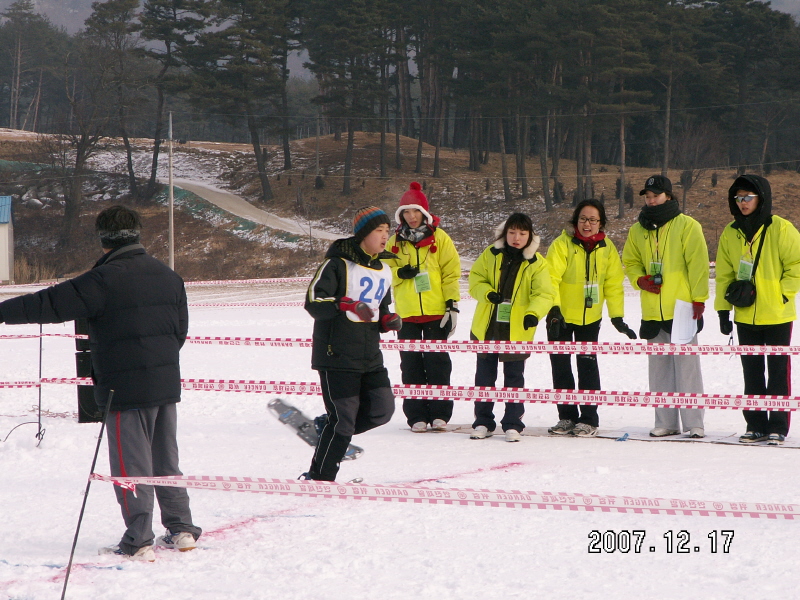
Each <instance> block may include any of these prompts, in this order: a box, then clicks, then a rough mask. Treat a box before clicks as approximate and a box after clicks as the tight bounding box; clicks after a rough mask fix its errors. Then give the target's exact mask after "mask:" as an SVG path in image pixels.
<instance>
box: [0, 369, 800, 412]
mask: <svg viewBox="0 0 800 600" xmlns="http://www.w3.org/2000/svg"><path fill="white" fill-rule="evenodd" d="M27 383H29V385H23V384H27ZM41 383H45V384H66V385H92V383H93V382H92V380H91V379H89V378H88V377H83V378H80V377H58V378H43V379H42V380H41ZM181 385H182V387H183V389H184V390H191V391H201V392H249V393H256V394H286V395H306V396H320V395H322V389H321V388H320V386H319V384H318V383H313V382H295V381H255V380H244V379H239V380H235V379H182V380H181ZM35 386H36V384H35V382H14V381H11V382H0V387H35ZM392 392H393V393H394V395H395V396H398V397H400V398H418V399H422V400H464V401H468V402H475V401H477V402H518V403H532V404H592V405H598V406H650V407H655V408H721V409H733V410H739V409H747V410H780V411H793V410H800V397H798V396H745V395H725V396H720V395H712V394H679V393H671V392H615V391H603V390H596V391H583V390H550V389H527V388H491V387H471V386H448V385H393V386H392Z"/></svg>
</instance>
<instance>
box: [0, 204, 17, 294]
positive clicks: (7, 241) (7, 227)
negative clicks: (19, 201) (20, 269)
mask: <svg viewBox="0 0 800 600" xmlns="http://www.w3.org/2000/svg"><path fill="white" fill-rule="evenodd" d="M13 280H14V223H13V221H12V219H11V196H0V283H11V282H13Z"/></svg>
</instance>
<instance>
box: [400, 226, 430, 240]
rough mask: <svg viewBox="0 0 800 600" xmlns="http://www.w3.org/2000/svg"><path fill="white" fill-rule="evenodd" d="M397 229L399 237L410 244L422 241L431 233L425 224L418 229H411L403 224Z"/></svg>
mask: <svg viewBox="0 0 800 600" xmlns="http://www.w3.org/2000/svg"><path fill="white" fill-rule="evenodd" d="M399 229H400V231H399V235H400V237H401V238H403V239H404V240H408V241H409V242H411V243H412V244H416V243H417V242H420V241H421V240H424V239H425V238H426V237H428V236H429V235H431V234H432V233H433V231H432V230H431V228H430V227H429V226H428V224H427V223H423V224H422V225H420V226H419V227H414V228H413V229H412V228H411V227H409V226H408V225H407V224H406V223H403V224H402V225H401V226H400V228H399Z"/></svg>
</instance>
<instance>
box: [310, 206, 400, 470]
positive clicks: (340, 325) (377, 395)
mask: <svg viewBox="0 0 800 600" xmlns="http://www.w3.org/2000/svg"><path fill="white" fill-rule="evenodd" d="M353 234H354V235H353V237H350V238H347V239H342V240H336V241H335V242H333V244H331V247H330V248H329V249H328V252H327V254H326V255H325V261H324V262H323V263H322V264H321V265H320V267H319V268H318V269H317V272H316V274H315V275H314V277H313V279H312V280H311V284H310V285H309V287H308V294H307V295H306V301H305V309H306V310H307V311H308V312H309V314H310V315H311V316H312V317H314V336H313V346H312V351H311V368H312V369H315V370H316V371H319V376H320V383H321V386H322V399H323V401H324V402H325V409H326V411H327V420H326V422H325V424H324V426H323V427H322V431H321V432H320V436H319V442H318V443H317V448H316V450H315V452H314V457H313V459H312V461H311V467H310V469H309V471H308V472H307V473H304V474H303V475H302V476H301V477H304V478H305V479H317V480H322V481H334V480H335V478H336V475H337V473H338V472H339V463H340V462H341V460H342V458H343V457H344V454H345V452H346V451H347V446H348V445H349V444H350V440H351V439H352V437H353V435H354V434H357V433H363V432H365V431H369V430H370V429H373V428H375V427H378V426H379V425H383V424H384V423H388V422H389V420H390V419H391V418H392V414H393V413H394V396H393V395H392V390H391V384H390V383H389V374H388V372H387V371H386V368H385V367H384V366H383V355H382V354H381V350H380V347H379V344H380V334H381V333H384V332H387V331H397V330H399V329H400V327H401V325H402V321H401V320H400V317H399V316H398V315H396V314H395V313H392V312H390V310H389V304H390V303H391V297H392V294H391V284H392V275H391V269H390V268H389V267H388V266H387V265H384V264H383V263H382V262H381V259H382V258H383V259H389V258H394V255H393V254H391V253H389V252H386V251H385V248H386V241H387V240H388V239H389V217H388V216H387V215H386V213H385V212H383V211H382V210H381V209H379V208H376V207H374V206H367V207H364V208H362V209H360V210H359V211H358V212H357V213H356V216H355V218H354V219H353Z"/></svg>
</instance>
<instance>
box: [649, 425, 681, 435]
mask: <svg viewBox="0 0 800 600" xmlns="http://www.w3.org/2000/svg"><path fill="white" fill-rule="evenodd" d="M679 433H680V431H678V430H677V429H667V428H666V427H656V428H654V429H651V430H650V437H664V436H666V435H678V434H679Z"/></svg>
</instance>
